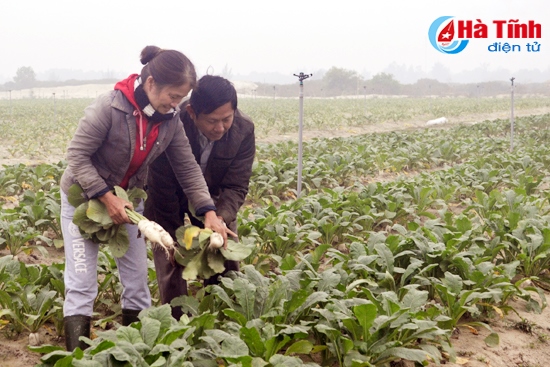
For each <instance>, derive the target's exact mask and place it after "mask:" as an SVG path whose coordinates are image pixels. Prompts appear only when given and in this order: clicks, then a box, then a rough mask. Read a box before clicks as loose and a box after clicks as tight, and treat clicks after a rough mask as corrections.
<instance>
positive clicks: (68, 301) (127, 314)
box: [61, 46, 232, 351]
mask: <svg viewBox="0 0 550 367" xmlns="http://www.w3.org/2000/svg"><path fill="white" fill-rule="evenodd" d="M141 63H142V64H143V65H145V66H144V67H143V69H142V70H141V74H140V75H137V74H132V75H130V76H129V77H128V78H127V79H125V80H122V81H120V82H118V83H117V84H116V85H115V88H114V90H113V91H111V92H109V93H106V94H104V95H101V96H99V97H98V98H97V99H96V101H95V102H94V103H93V104H91V105H90V106H88V107H87V108H86V109H85V111H84V112H85V113H84V117H83V118H82V119H81V120H80V122H79V124H78V128H77V130H76V132H75V135H74V137H73V139H72V140H71V142H70V144H69V148H68V151H67V161H68V166H67V169H66V170H65V172H64V174H63V176H62V178H61V189H62V190H61V191H62V193H61V199H62V203H61V207H62V213H61V225H62V230H63V238H64V242H65V246H64V247H65V303H64V305H63V315H64V321H65V340H66V347H67V350H69V351H72V350H74V349H75V348H76V347H77V346H78V347H80V348H81V349H84V348H86V346H87V344H85V343H84V342H82V341H80V342H79V337H80V336H86V337H89V335H90V321H91V316H92V312H93V304H94V300H95V298H96V296H97V287H98V286H97V255H98V247H99V246H98V245H97V244H95V243H93V242H92V241H90V240H85V239H84V238H82V236H81V235H80V232H79V230H78V227H77V226H76V225H75V224H74V223H73V222H72V217H73V214H74V210H75V208H74V207H73V206H71V205H70V204H69V203H68V201H67V192H68V190H69V187H70V186H71V185H72V184H74V183H78V184H80V186H81V187H82V188H83V190H84V193H85V195H86V196H87V198H88V199H92V198H97V199H99V200H100V201H101V202H102V203H104V204H105V206H106V207H107V210H108V212H109V215H110V217H111V219H112V220H113V222H114V223H115V224H124V225H125V226H126V229H127V230H128V233H129V237H130V247H129V249H128V251H127V252H126V254H125V255H124V256H122V257H120V258H117V259H116V262H117V267H118V270H119V274H120V280H121V283H122V286H123V292H122V323H123V324H124V325H129V324H130V323H131V322H133V321H135V320H137V314H138V313H139V312H140V311H141V310H143V309H145V308H147V307H150V306H151V295H150V292H149V288H148V284H147V249H146V246H145V242H144V240H143V238H138V230H137V226H135V225H131V224H127V223H130V220H129V219H128V216H127V215H126V212H125V208H132V204H131V203H129V202H127V201H125V200H123V199H121V198H119V197H117V196H115V195H114V194H113V193H112V192H111V191H110V190H111V189H112V188H113V187H114V186H115V185H118V186H121V187H123V188H124V189H128V188H131V187H143V185H144V181H145V179H146V175H147V166H148V164H149V163H150V162H152V161H153V160H154V159H155V158H156V157H158V156H159V155H160V154H161V153H162V152H165V153H166V155H167V157H168V159H169V160H170V162H175V163H177V164H174V165H173V170H174V172H175V173H176V177H177V178H178V182H179V184H180V185H181V187H182V189H183V190H184V191H185V193H186V194H187V195H188V197H189V198H190V200H191V204H192V205H193V207H194V208H197V209H196V214H197V215H199V216H200V215H204V218H205V227H208V228H210V229H212V230H214V231H217V232H220V233H221V234H222V236H223V237H224V239H226V238H227V233H229V234H232V232H231V231H229V230H227V229H225V227H224V226H223V224H222V223H220V221H219V219H218V217H217V215H216V212H215V209H216V207H215V206H214V202H213V201H212V199H211V197H210V194H209V192H208V188H207V186H206V182H205V180H204V178H203V175H202V172H201V169H200V167H199V165H198V164H197V163H196V161H195V158H194V156H193V153H192V152H191V147H190V145H189V141H188V140H187V137H186V136H185V133H184V131H183V128H182V124H181V121H180V119H179V117H178V116H179V114H178V111H177V110H176V107H177V106H178V104H179V103H180V102H181V101H182V99H183V98H184V97H185V96H187V94H188V93H189V91H190V90H191V89H192V88H193V87H194V86H195V84H196V73H195V69H194V66H193V64H192V63H191V61H190V60H189V59H188V58H187V57H186V56H185V55H183V54H182V53H181V52H179V51H175V50H162V49H160V48H158V47H156V46H147V47H145V48H144V49H143V50H142V52H141ZM135 210H136V211H138V212H140V213H141V212H142V211H143V203H142V204H140V205H139V206H138V208H136V209H135Z"/></svg>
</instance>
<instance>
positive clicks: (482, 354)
mask: <svg viewBox="0 0 550 367" xmlns="http://www.w3.org/2000/svg"><path fill="white" fill-rule="evenodd" d="M549 112H550V109H546V110H542V109H541V110H530V111H517V113H516V116H523V115H532V114H541V113H549ZM508 117H509V115H508V113H507V112H503V113H493V114H486V115H477V116H464V117H462V118H459V119H454V120H450V121H449V122H448V123H446V124H444V125H431V126H427V125H426V122H425V121H407V122H399V123H390V122H387V123H382V124H376V125H369V126H366V127H361V128H347V129H341V130H330V131H327V130H319V131H304V133H303V138H304V140H305V141H307V140H310V139H313V138H333V137H346V136H352V135H359V134H366V133H375V132H387V131H396V130H404V129H421V128H426V127H430V128H447V127H450V126H453V125H456V124H461V123H464V124H475V123H478V122H481V121H484V120H486V119H496V118H508ZM297 136H298V134H297V133H293V134H286V135H277V136H271V137H269V138H263V139H258V142H259V143H276V142H279V141H284V140H297ZM2 149H5V146H4V145H3V144H2V145H0V157H5V155H4V154H2ZM60 159H62V157H51V158H50V159H48V160H47V161H48V162H58V161H59V160H60ZM16 163H26V164H29V163H38V162H36V161H35V162H30V161H28V160H25V159H20V160H17V159H0V165H3V164H6V165H10V164H16ZM48 251H49V253H50V258H48V259H46V258H41V256H40V255H39V254H34V255H31V256H22V258H21V260H22V261H25V262H27V263H49V262H51V261H58V260H59V261H62V258H63V253H62V252H61V251H60V250H56V249H53V248H51V249H48ZM2 255H5V253H2V252H0V256H2ZM546 297H547V298H549V299H550V293H547V295H546ZM511 305H512V306H513V307H514V309H515V310H516V311H517V312H518V313H519V316H518V315H516V314H515V313H513V312H510V313H508V314H507V315H505V316H504V317H503V318H498V317H497V318H495V319H493V320H491V321H490V324H491V326H492V328H493V329H494V330H495V331H496V332H498V333H499V335H500V346H498V347H495V348H491V347H488V346H486V345H485V343H484V342H483V339H484V338H485V336H487V334H488V332H487V331H486V330H485V329H481V330H479V331H477V332H476V333H473V332H472V331H470V330H469V329H466V328H461V329H460V330H461V332H460V333H458V334H457V335H456V336H454V337H453V340H452V341H453V345H454V348H455V350H456V351H457V354H458V356H459V359H458V360H457V362H456V363H450V362H447V363H446V364H445V365H446V366H452V367H457V366H467V367H546V366H549V365H550V309H548V308H547V309H545V310H544V311H543V313H542V314H535V313H532V312H529V311H528V310H526V307H525V303H524V302H523V301H522V300H515V301H513V302H512V304H511ZM0 327H1V326H0ZM41 335H42V339H43V342H44V343H46V344H54V345H64V341H63V339H62V338H57V337H56V336H55V331H54V330H51V329H49V328H46V327H44V328H43V329H42V330H41ZM27 344H28V334H27V333H23V334H21V335H19V336H18V337H16V338H15V340H14V339H12V338H9V337H8V335H6V333H5V332H3V330H2V329H0V361H1V362H0V366H2V367H23V366H32V365H34V364H36V363H38V362H39V359H40V355H38V354H36V353H33V352H31V351H29V350H27V348H26V346H27ZM430 366H433V365H430Z"/></svg>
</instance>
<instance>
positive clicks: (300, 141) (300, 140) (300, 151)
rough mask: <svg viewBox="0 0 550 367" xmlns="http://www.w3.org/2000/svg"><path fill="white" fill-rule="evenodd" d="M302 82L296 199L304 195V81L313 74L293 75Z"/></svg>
mask: <svg viewBox="0 0 550 367" xmlns="http://www.w3.org/2000/svg"><path fill="white" fill-rule="evenodd" d="M293 75H294V76H297V77H298V80H299V81H300V123H299V125H298V187H297V189H296V197H297V198H299V197H300V194H301V193H302V132H303V128H304V80H305V79H307V78H309V77H310V76H313V74H304V73H302V72H300V74H293Z"/></svg>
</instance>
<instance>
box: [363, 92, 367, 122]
mask: <svg viewBox="0 0 550 367" xmlns="http://www.w3.org/2000/svg"><path fill="white" fill-rule="evenodd" d="M363 89H364V90H365V116H367V86H366V85H364V86H363Z"/></svg>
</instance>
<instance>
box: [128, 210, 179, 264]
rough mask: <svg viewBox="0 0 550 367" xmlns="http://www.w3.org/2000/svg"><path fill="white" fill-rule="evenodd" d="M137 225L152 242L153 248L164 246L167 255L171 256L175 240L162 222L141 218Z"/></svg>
mask: <svg viewBox="0 0 550 367" xmlns="http://www.w3.org/2000/svg"><path fill="white" fill-rule="evenodd" d="M137 225H138V229H139V230H140V231H141V233H142V234H143V235H144V236H145V238H147V239H148V240H149V242H151V245H152V246H153V248H156V247H160V248H162V249H163V250H164V252H165V253H166V257H167V258H170V254H171V252H173V250H174V240H173V239H172V236H170V234H169V233H168V232H166V230H165V229H164V228H162V226H161V225H160V224H158V223H156V222H153V221H151V220H148V219H142V220H140V221H139V222H138V224H137Z"/></svg>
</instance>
